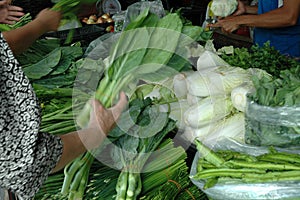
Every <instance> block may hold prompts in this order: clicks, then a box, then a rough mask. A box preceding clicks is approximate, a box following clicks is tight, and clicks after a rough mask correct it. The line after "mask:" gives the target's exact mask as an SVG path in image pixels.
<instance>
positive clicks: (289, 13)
mask: <svg viewBox="0 0 300 200" xmlns="http://www.w3.org/2000/svg"><path fill="white" fill-rule="evenodd" d="M299 11H300V1H299V0H285V1H284V5H283V6H282V7H281V8H278V9H276V10H272V11H270V12H267V13H264V14H260V15H241V16H234V17H228V18H225V19H223V20H219V21H218V23H216V24H214V25H211V27H221V28H222V30H223V31H225V32H233V31H235V30H237V29H238V28H239V27H240V26H250V27H260V28H280V27H287V26H293V25H295V24H296V23H297V20H298V17H299Z"/></svg>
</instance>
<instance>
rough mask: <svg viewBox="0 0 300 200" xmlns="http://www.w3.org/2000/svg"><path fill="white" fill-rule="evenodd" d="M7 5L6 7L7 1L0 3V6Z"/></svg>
mask: <svg viewBox="0 0 300 200" xmlns="http://www.w3.org/2000/svg"><path fill="white" fill-rule="evenodd" d="M7 5H8V3H7V1H0V6H7Z"/></svg>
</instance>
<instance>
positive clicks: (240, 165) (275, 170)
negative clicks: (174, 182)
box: [191, 139, 300, 189]
mask: <svg viewBox="0 0 300 200" xmlns="http://www.w3.org/2000/svg"><path fill="white" fill-rule="evenodd" d="M195 142H196V145H197V149H198V151H199V153H200V154H201V158H199V160H198V163H197V173H196V174H195V175H194V176H193V177H191V178H192V179H194V180H201V181H204V182H205V184H204V189H207V188H210V187H213V186H214V185H215V184H217V183H219V182H220V183H222V184H226V182H232V181H238V182H240V183H241V184H248V183H251V184H254V183H270V182H279V181H300V164H299V158H300V155H298V154H294V153H288V152H277V151H276V150H275V149H274V148H270V150H269V152H267V153H265V154H262V155H259V156H252V155H248V154H245V153H240V152H235V151H229V150H226V151H223V150H220V151H215V152H214V151H212V150H211V149H209V148H208V147H206V146H205V145H203V144H202V143H201V142H200V141H199V140H197V139H196V141H195ZM199 147H200V148H199Z"/></svg>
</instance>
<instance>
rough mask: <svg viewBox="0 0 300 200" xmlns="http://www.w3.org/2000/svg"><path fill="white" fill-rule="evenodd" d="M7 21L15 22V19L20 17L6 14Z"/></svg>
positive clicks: (18, 19)
mask: <svg viewBox="0 0 300 200" xmlns="http://www.w3.org/2000/svg"><path fill="white" fill-rule="evenodd" d="M6 20H7V21H11V22H12V23H15V22H17V21H20V18H19V17H14V16H8V17H7V18H6Z"/></svg>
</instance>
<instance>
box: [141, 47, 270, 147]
mask: <svg viewBox="0 0 300 200" xmlns="http://www.w3.org/2000/svg"><path fill="white" fill-rule="evenodd" d="M209 46H210V43H207V44H206V46H204V47H203V46H201V45H198V46H197V47H196V49H193V48H191V49H190V50H189V51H190V53H189V54H190V55H191V56H192V57H197V58H198V60H197V66H196V68H197V70H188V71H181V72H180V73H177V74H176V75H174V76H171V77H170V78H168V79H165V80H164V81H162V82H160V83H159V84H152V85H149V84H146V85H142V86H140V87H139V88H138V89H137V91H136V95H137V96H145V97H148V96H149V97H151V98H153V99H155V100H156V101H157V102H158V103H159V104H161V110H163V111H169V112H170V117H171V118H173V119H175V120H176V121H177V126H178V127H179V128H180V129H182V130H184V134H183V137H184V138H185V139H187V140H188V141H191V142H193V141H194V139H195V137H198V138H200V139H201V140H205V141H207V142H208V141H212V142H217V140H218V138H219V137H221V136H227V137H232V138H235V139H236V140H239V141H244V132H245V124H244V112H245V107H246V95H247V94H248V93H249V92H251V91H252V90H253V89H254V87H253V84H252V81H251V76H252V75H253V74H261V73H262V74H264V73H265V72H264V71H262V70H259V69H257V70H254V69H249V70H246V69H242V68H239V67H234V66H230V65H228V64H227V63H226V62H225V61H224V60H222V59H221V58H220V57H219V56H218V55H217V54H216V52H214V51H213V50H212V49H210V47H209Z"/></svg>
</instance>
